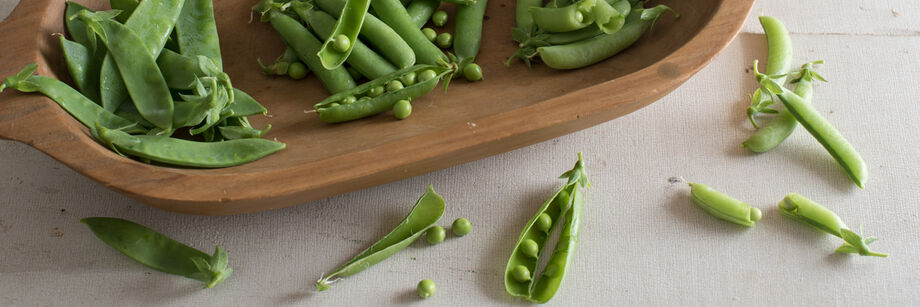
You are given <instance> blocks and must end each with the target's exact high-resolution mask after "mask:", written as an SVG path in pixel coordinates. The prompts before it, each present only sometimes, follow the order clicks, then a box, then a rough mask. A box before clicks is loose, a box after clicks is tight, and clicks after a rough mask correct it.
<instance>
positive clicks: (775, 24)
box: [747, 16, 792, 128]
mask: <svg viewBox="0 0 920 307" xmlns="http://www.w3.org/2000/svg"><path fill="white" fill-rule="evenodd" d="M758 20H760V25H761V27H763V31H764V35H765V36H766V38H767V66H766V70H765V71H764V73H766V74H767V75H770V76H778V77H777V78H776V81H777V82H778V83H779V84H784V83H785V80H786V77H785V74H787V73H788V72H789V68H790V67H791V66H792V38H791V37H790V36H789V31H788V30H786V26H784V25H783V23H782V22H781V21H780V20H779V19H777V18H775V17H770V16H760V17H759V18H758ZM754 67H755V68H756V67H757V66H754ZM759 91H761V89H759V88H758V89H757V91H755V92H754V94H753V95H752V100H751V106H750V107H748V109H747V114H748V119H749V120H750V121H751V125H753V126H754V128H760V126H759V125H758V124H757V121H756V120H754V116H756V115H757V113H760V112H763V110H764V109H765V108H766V107H768V106H770V105H772V104H773V100H772V99H770V98H771V95H762V94H761V93H759Z"/></svg>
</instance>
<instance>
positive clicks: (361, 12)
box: [311, 0, 371, 69]
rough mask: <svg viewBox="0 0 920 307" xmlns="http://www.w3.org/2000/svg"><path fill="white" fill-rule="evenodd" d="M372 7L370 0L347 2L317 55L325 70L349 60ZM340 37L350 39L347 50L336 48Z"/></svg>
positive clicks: (349, 0) (351, 0)
mask: <svg viewBox="0 0 920 307" xmlns="http://www.w3.org/2000/svg"><path fill="white" fill-rule="evenodd" d="M311 6H312V4H311ZM370 6H371V1H370V0H345V6H344V7H343V8H342V11H341V14H339V17H338V20H336V22H335V26H334V29H333V30H332V33H331V34H328V35H326V36H327V37H328V38H327V39H326V42H325V43H323V47H322V48H320V49H319V52H318V53H317V56H319V60H320V63H322V64H323V67H324V68H326V69H333V68H336V67H339V66H340V65H342V63H345V59H347V58H348V56H349V55H350V54H351V51H352V49H354V47H355V45H356V43H357V42H358V33H360V32H361V26H363V25H364V16H365V15H367V9H368V8H370ZM340 35H341V36H342V37H345V38H347V39H348V43H347V47H346V48H345V50H339V48H337V47H336V46H334V45H335V44H336V41H335V40H336V38H337V37H339V36H340Z"/></svg>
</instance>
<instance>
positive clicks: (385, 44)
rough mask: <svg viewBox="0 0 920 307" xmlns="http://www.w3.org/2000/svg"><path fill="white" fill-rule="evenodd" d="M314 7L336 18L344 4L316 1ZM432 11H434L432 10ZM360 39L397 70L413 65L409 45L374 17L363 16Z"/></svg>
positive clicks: (412, 53) (322, 0)
mask: <svg viewBox="0 0 920 307" xmlns="http://www.w3.org/2000/svg"><path fill="white" fill-rule="evenodd" d="M421 1H428V0H421ZM431 1H434V2H435V3H436V4H435V7H437V3H439V2H438V1H437V0H431ZM316 5H317V6H318V7H319V8H320V9H322V10H323V11H325V12H326V13H329V14H330V15H332V16H333V17H335V18H338V17H339V15H340V14H341V12H342V9H343V8H344V7H345V2H344V1H343V0H316ZM432 11H434V10H433V9H432ZM413 18H414V17H413ZM426 19H427V17H426ZM361 39H363V40H364V41H366V42H368V44H370V45H372V46H373V47H374V48H376V50H377V51H378V52H380V54H381V55H383V57H385V58H386V59H387V60H389V61H390V63H393V64H394V65H396V67H397V68H399V69H402V68H406V67H410V66H412V65H415V53H414V52H413V51H412V48H411V47H409V44H407V43H406V41H405V40H403V39H402V37H400V36H399V34H397V33H396V31H393V28H390V26H388V25H387V24H386V23H384V22H383V21H381V20H380V19H377V17H376V16H374V15H370V14H367V15H366V16H364V25H363V26H361Z"/></svg>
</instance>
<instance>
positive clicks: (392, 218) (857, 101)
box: [0, 0, 920, 307]
mask: <svg viewBox="0 0 920 307" xmlns="http://www.w3.org/2000/svg"><path fill="white" fill-rule="evenodd" d="M27 1H32V0H27ZM16 2H17V1H16V0H0V16H4V15H5V13H6V12H9V10H10V9H12V7H13V6H15V4H16ZM24 2H26V1H24ZM895 12H896V13H897V16H896V15H895ZM759 14H766V15H771V16H776V17H778V18H780V19H781V20H782V21H783V22H784V23H785V24H786V25H787V26H788V27H789V30H790V31H791V32H792V40H793V43H794V49H795V50H794V54H795V63H796V64H798V63H803V62H805V61H811V60H817V59H823V60H825V61H826V62H827V64H826V65H824V66H821V67H819V72H820V73H821V74H822V75H823V76H825V77H827V78H828V80H829V81H830V82H829V83H819V84H816V85H815V99H814V102H813V103H814V106H815V107H816V108H817V109H818V111H820V112H821V113H822V114H823V115H825V116H826V117H827V118H828V120H829V121H831V122H832V123H833V124H834V125H835V126H836V127H837V128H838V129H839V130H840V132H841V133H843V135H844V136H846V137H847V139H849V141H850V142H851V143H852V144H853V146H854V147H855V148H856V149H857V150H858V151H859V152H860V153H861V154H862V156H863V157H864V158H865V160H866V163H867V166H868V168H869V177H870V178H869V181H868V183H867V185H866V189H864V190H860V189H858V188H856V187H855V186H854V185H853V184H852V183H851V182H850V181H849V180H848V179H847V178H846V176H845V175H844V174H843V173H842V172H841V171H840V169H839V167H837V165H836V164H835V163H834V161H833V159H832V158H831V157H830V156H829V155H827V153H826V152H824V150H823V149H822V148H821V146H820V145H819V144H818V143H817V142H815V141H814V139H813V138H812V137H811V136H810V135H809V134H808V133H806V132H805V131H804V130H802V129H798V130H797V131H796V132H795V133H793V135H792V136H791V137H790V138H789V140H787V141H786V142H785V143H784V144H782V145H781V146H780V147H778V148H776V149H775V150H774V151H772V152H769V153H765V154H760V155H753V154H750V153H748V152H746V151H745V150H744V149H742V148H741V147H740V146H739V144H740V143H741V141H743V140H744V139H745V138H747V137H748V136H749V135H750V134H751V133H752V131H753V129H752V128H751V126H750V124H749V123H747V119H746V118H745V114H744V109H745V108H746V107H747V103H748V101H747V98H746V95H747V94H749V93H750V92H751V91H752V90H753V89H754V88H755V82H754V81H753V75H752V74H751V73H750V72H749V70H750V65H751V62H752V61H753V60H754V59H758V58H759V59H761V60H762V59H764V58H765V57H766V49H765V48H766V47H765V44H764V39H763V35H762V33H761V31H760V26H759V24H758V23H757V19H756V16H757V15H759ZM493 18H495V17H493ZM742 29H743V30H742V33H741V34H740V35H739V36H738V37H737V38H736V39H735V40H734V41H733V42H732V43H731V44H730V45H729V46H728V48H726V49H725V51H723V52H722V53H721V54H720V55H719V56H718V57H717V58H716V59H715V61H713V62H712V63H711V64H710V65H708V66H706V67H705V68H704V69H703V70H701V71H700V72H699V73H698V74H696V75H695V76H694V77H693V78H691V79H690V80H689V81H687V82H686V83H685V84H684V85H682V86H681V87H679V88H678V89H677V90H675V91H673V92H671V93H670V94H668V95H666V96H664V97H663V98H662V99H661V100H660V101H658V102H655V103H653V104H651V105H649V106H647V107H645V108H642V109H640V110H638V111H636V112H633V113H630V114H628V115H626V116H623V117H621V118H618V119H616V120H613V121H609V122H606V123H602V124H599V125H597V126H594V127H591V128H587V129H584V130H581V131H578V132H574V133H571V134H568V135H564V136H560V137H557V138H553V139H551V140H548V141H545V142H540V143H537V144H534V145H531V146H525V147H522V148H520V149H517V150H513V151H509V152H506V153H501V154H497V155H494V156H490V157H487V158H484V159H480V160H477V161H474V162H470V163H465V164H462V165H458V166H455V167H450V168H447V169H443V170H439V171H435V172H431V173H427V174H423V175H419V176H415V177H412V178H408V179H405V180H400V181H396V182H392V183H388V184H384V185H380V186H376V187H372V188H367V189H363V190H359V191H355V192H350V193H346V194H343V195H339V196H334V197H330V198H326V199H322V200H317V201H313V202H310V203H307V204H304V205H301V206H292V207H287V208H283V209H278V210H271V211H266V212H259V213H250V214H242V215H233V216H216V217H212V216H195V215H184V214H176V213H173V212H167V211H163V210H159V209H157V208H153V207H150V206H147V205H144V204H142V203H139V202H138V201H136V200H133V199H131V198H128V197H125V196H124V195H122V194H119V193H116V192H114V191H112V190H110V189H108V188H106V187H104V186H102V185H100V184H98V183H97V182H95V181H93V180H91V179H89V178H87V177H85V176H83V175H81V174H80V173H78V172H76V171H74V170H72V169H71V168H69V167H68V166H66V165H64V164H62V163H60V162H58V161H56V160H54V159H53V158H51V157H49V156H48V155H45V154H43V153H42V152H40V151H38V150H36V149H34V148H33V147H31V146H28V145H25V144H23V143H19V142H11V141H0V306H71V305H82V306H150V305H171V306H215V305H218V306H380V305H384V306H390V305H399V306H404V305H410V306H443V305H449V306H495V305H509V306H534V305H532V304H529V303H526V302H521V301H518V300H515V299H513V298H511V297H510V296H509V295H507V294H506V293H505V290H504V288H503V280H502V275H501V273H502V272H503V270H504V269H505V262H506V261H507V258H508V256H509V254H510V252H511V248H513V245H514V241H515V240H516V239H517V236H518V235H519V234H520V230H521V228H522V227H523V226H524V224H525V223H526V222H527V221H528V219H529V218H530V217H531V215H532V214H533V211H534V210H536V208H537V207H539V206H540V205H541V204H542V203H543V201H544V200H545V198H546V197H548V196H549V195H550V194H552V193H553V192H554V190H555V189H556V188H558V185H559V184H560V181H559V180H557V179H555V178H556V176H558V175H559V174H560V173H561V172H562V171H564V170H566V169H568V168H570V167H571V166H572V163H573V162H574V159H575V154H576V152H578V151H582V152H584V153H585V159H586V163H587V167H588V171H589V175H590V176H591V182H592V184H593V185H594V188H593V189H591V190H589V191H588V194H587V195H586V196H587V203H586V205H585V218H584V221H583V223H582V235H581V237H580V240H579V244H578V247H577V249H576V251H575V260H574V262H573V263H572V266H571V271H569V275H567V276H566V278H565V282H564V283H563V285H562V288H561V289H560V290H559V292H558V293H557V295H556V297H555V298H554V299H553V300H552V301H550V303H549V304H547V306H808V307H811V306H920V292H918V291H915V289H918V288H920V268H918V265H917V264H916V260H917V259H920V240H918V234H920V223H918V222H917V221H918V217H920V213H918V211H920V210H918V208H917V207H918V205H917V199H920V189H917V187H918V186H920V176H918V170H920V160H918V159H917V156H918V152H920V148H918V145H917V144H918V137H917V133H916V131H920V121H917V118H918V117H920V104H918V103H917V102H916V97H920V87H917V86H914V84H916V83H917V80H920V66H917V65H913V63H916V61H917V60H916V57H917V56H918V54H920V35H917V34H916V33H920V7H918V6H917V3H916V0H891V1H868V0H866V1H849V2H847V3H846V5H843V4H842V3H841V1H834V0H810V1H801V0H769V1H758V2H757V3H756V4H755V8H754V10H753V12H752V14H751V16H748V19H747V20H746V21H745V24H744V27H743V28H742ZM15 46H16V44H12V43H11V44H6V45H4V47H3V50H4V51H6V50H10V49H8V48H14V47H15ZM672 176H683V177H685V178H687V179H692V180H695V181H698V182H703V183H706V184H709V185H711V186H713V187H715V188H717V189H719V190H721V191H724V192H726V193H729V194H731V195H733V196H735V197H737V198H740V199H742V200H744V201H746V202H748V203H750V204H751V205H753V206H755V207H758V208H760V209H761V210H762V211H763V213H764V214H763V219H762V220H761V221H759V222H758V224H757V226H756V227H755V228H753V229H749V230H742V229H740V228H739V227H737V226H736V225H734V224H731V223H727V222H722V221H720V220H717V219H714V218H712V217H711V216H709V215H708V214H706V213H704V212H702V211H701V210H699V209H698V208H697V207H695V206H694V205H693V203H692V202H691V201H690V197H689V195H688V189H687V188H686V187H685V186H682V185H680V184H670V183H668V178H669V177H672ZM429 183H430V184H433V185H434V188H435V189H436V190H437V191H438V192H439V193H440V194H441V195H443V196H444V198H445V200H446V201H447V208H446V211H445V213H444V216H443V218H442V220H441V222H439V224H440V225H443V226H448V225H449V224H450V222H451V221H453V219H454V218H457V217H467V218H469V219H470V220H471V221H472V222H473V232H472V233H471V234H470V235H468V236H466V237H464V238H460V239H454V238H451V237H448V239H447V240H446V241H445V242H444V243H442V244H440V245H437V246H434V247H428V246H427V244H426V243H424V242H416V243H415V244H413V245H412V246H410V247H409V248H407V249H406V250H404V251H402V252H400V253H399V254H397V255H395V256H394V257H392V258H390V259H387V260H385V261H384V262H381V263H380V264H378V265H376V266H374V267H372V268H370V269H368V270H365V271H364V272H361V273H359V274H357V275H354V276H352V277H351V278H349V279H348V280H345V281H343V282H341V283H339V284H336V285H335V287H334V288H332V289H331V290H329V291H327V292H323V293H315V292H313V291H311V289H312V288H311V287H312V285H313V282H315V281H316V280H317V279H318V278H319V277H320V275H322V274H323V273H328V272H329V271H331V270H333V269H334V268H335V267H337V266H339V265H341V264H342V263H344V262H345V261H347V260H348V259H349V258H351V257H352V256H354V255H355V254H357V253H359V252H360V251H361V250H363V249H365V248H367V247H368V246H370V244H371V243H372V242H374V241H375V240H377V239H378V238H380V237H381V236H383V235H385V234H386V233H387V232H388V231H389V230H390V229H392V227H393V226H395V225H396V224H398V223H399V222H400V220H401V219H402V218H403V217H404V216H405V214H406V212H407V211H408V210H409V208H410V207H411V205H412V204H413V203H414V202H415V200H416V199H417V198H418V197H419V196H420V195H421V194H422V193H423V192H424V191H425V187H426V186H427V185H428V184H429ZM790 192H797V193H801V194H803V195H805V196H807V197H809V198H811V199H814V200H816V201H818V202H820V203H822V204H824V205H825V206H827V207H828V208H830V209H832V210H834V211H835V212H836V213H837V214H839V215H840V216H841V217H842V218H843V219H844V221H845V222H846V223H847V224H848V225H850V226H852V227H854V228H859V226H860V225H862V226H863V232H865V233H866V234H869V235H874V236H877V237H879V238H880V240H879V241H878V242H875V243H873V245H872V246H873V248H875V249H877V250H879V251H882V252H888V253H890V254H891V257H890V258H888V259H875V258H864V257H852V256H842V255H835V254H832V253H831V252H832V250H833V249H834V248H836V247H837V245H839V244H840V242H841V241H840V240H839V239H837V238H835V237H832V236H828V235H823V234H820V233H818V232H816V231H814V230H812V229H810V228H808V227H805V226H803V225H801V224H798V223H796V222H793V221H791V220H789V219H787V218H785V217H782V216H781V215H780V214H779V212H777V210H776V209H775V208H776V203H777V202H778V201H779V200H780V199H781V198H782V197H783V195H785V194H786V193H790ZM90 216H111V217H120V218H125V219H129V220H132V221H136V222H138V223H142V224H144V225H148V226H150V227H153V228H155V229H157V230H159V231H161V232H163V233H165V234H168V235H169V236H171V237H173V238H176V239H178V240H180V241H182V242H185V243H188V244H189V245H191V246H194V247H196V248H199V249H202V250H208V251H210V250H212V249H213V248H214V245H215V244H219V245H221V246H222V247H224V248H226V249H227V250H228V252H229V254H230V266H232V267H233V268H234V274H233V276H231V277H230V278H229V279H227V281H226V282H225V283H224V284H222V285H220V286H218V287H216V288H214V289H210V290H202V289H201V288H200V287H199V285H198V282H196V281H193V280H189V279H185V278H181V277H175V276H171V275H167V274H161V273H159V272H155V271H151V270H149V269H146V268H145V267H142V266H140V265H138V264H136V263H134V262H132V261H130V260H129V259H127V258H125V257H124V256H123V255H121V254H120V253H118V252H117V251H115V250H113V249H111V248H108V247H106V246H105V245H104V244H103V243H101V242H99V240H98V239H96V238H95V237H94V236H93V235H92V233H91V232H90V231H89V230H88V229H87V228H86V227H85V226H84V225H82V224H80V223H79V222H78V221H79V219H80V218H84V217H90ZM423 278H429V279H432V280H434V281H435V282H436V283H437V286H438V292H437V293H436V295H435V297H433V298H431V299H428V300H426V301H420V300H418V299H417V298H415V296H414V294H413V291H414V289H415V285H416V283H418V281H419V280H421V279H423Z"/></svg>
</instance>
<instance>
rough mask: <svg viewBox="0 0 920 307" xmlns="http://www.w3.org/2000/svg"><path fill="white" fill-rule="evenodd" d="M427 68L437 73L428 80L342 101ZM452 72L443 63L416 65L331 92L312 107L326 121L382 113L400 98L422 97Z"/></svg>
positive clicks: (333, 121)
mask: <svg viewBox="0 0 920 307" xmlns="http://www.w3.org/2000/svg"><path fill="white" fill-rule="evenodd" d="M425 70H432V71H434V72H435V73H436V77H434V78H431V79H429V80H425V81H419V82H417V83H415V84H413V85H409V86H406V87H405V88H403V89H400V90H398V91H393V92H385V93H383V94H382V95H380V96H377V97H374V98H371V99H369V100H360V99H359V100H358V101H356V102H354V103H350V104H343V103H341V102H342V101H343V100H344V99H345V98H346V97H349V96H351V97H361V96H365V95H366V93H368V92H369V91H370V90H371V89H372V88H374V87H380V86H384V85H386V84H387V83H388V82H390V81H393V80H400V78H401V77H402V76H403V75H405V74H407V73H410V72H414V73H416V74H418V73H420V72H422V71H425ZM450 72H451V70H450V69H448V68H446V67H443V66H437V65H415V66H412V67H409V68H405V69H401V70H399V71H396V72H393V73H391V74H389V75H386V76H383V77H380V78H377V79H374V80H372V81H370V82H366V83H364V84H361V85H359V86H358V87H355V88H353V89H351V90H348V91H344V92H341V93H338V94H335V95H332V96H329V97H328V98H326V99H323V101H320V102H319V103H317V104H315V105H314V106H313V107H314V108H315V109H316V113H317V114H319V118H320V120H322V121H324V122H327V123H338V122H345V121H350V120H355V119H359V118H363V117H367V116H371V115H375V114H379V113H382V112H386V111H389V110H392V109H393V105H394V104H396V102H397V101H399V100H403V99H415V98H418V97H421V96H422V95H424V94H425V93H428V92H430V91H431V90H432V89H434V88H435V86H437V84H438V81H439V80H440V79H441V78H442V77H444V76H445V75H447V74H448V73H450ZM333 104H335V105H333Z"/></svg>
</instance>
